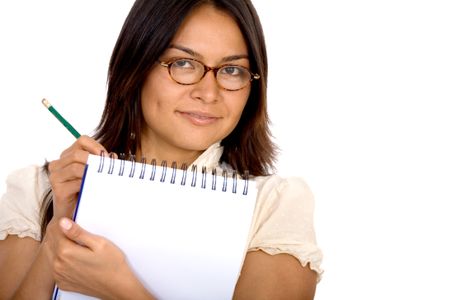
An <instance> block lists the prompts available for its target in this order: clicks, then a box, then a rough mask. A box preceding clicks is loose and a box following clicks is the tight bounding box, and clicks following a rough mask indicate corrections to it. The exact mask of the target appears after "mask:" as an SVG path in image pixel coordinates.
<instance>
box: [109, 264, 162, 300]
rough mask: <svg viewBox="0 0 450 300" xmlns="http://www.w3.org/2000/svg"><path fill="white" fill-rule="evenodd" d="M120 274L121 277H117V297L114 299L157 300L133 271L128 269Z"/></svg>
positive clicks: (115, 287) (115, 285)
mask: <svg viewBox="0 0 450 300" xmlns="http://www.w3.org/2000/svg"><path fill="white" fill-rule="evenodd" d="M118 273H119V274H121V275H119V276H118V277H116V280H115V281H116V284H114V289H115V290H116V293H115V295H116V297H114V298H113V299H123V300H127V299H134V300H156V298H155V297H154V296H153V295H152V294H151V293H150V292H149V291H148V290H147V289H146V288H145V287H144V285H143V284H142V283H141V282H140V281H139V279H138V278H137V277H136V276H135V274H134V273H133V272H132V270H131V269H129V268H128V270H127V271H126V272H118ZM111 300H112V299H111Z"/></svg>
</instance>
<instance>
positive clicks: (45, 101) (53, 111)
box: [42, 98, 81, 138]
mask: <svg viewBox="0 0 450 300" xmlns="http://www.w3.org/2000/svg"><path fill="white" fill-rule="evenodd" d="M42 104H44V106H45V107H47V108H48V110H49V111H50V112H51V113H52V115H54V116H55V117H56V118H57V119H58V121H60V122H61V124H63V125H64V127H66V128H67V129H68V130H69V131H70V133H71V134H72V135H73V136H74V137H75V138H79V137H80V136H81V135H80V134H79V133H78V131H76V130H75V128H73V127H72V125H70V123H69V122H67V121H66V119H64V118H63V116H61V115H60V114H59V112H58V111H57V110H56V109H55V108H54V107H53V106H52V105H51V104H50V102H48V100H47V99H45V98H44V99H42Z"/></svg>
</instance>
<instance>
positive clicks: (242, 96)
mask: <svg viewBox="0 0 450 300" xmlns="http://www.w3.org/2000/svg"><path fill="white" fill-rule="evenodd" d="M174 58H190V59H196V60H198V61H200V62H202V63H203V64H205V65H207V66H210V67H216V66H220V65H223V64H233V65H239V66H243V67H246V68H248V69H249V67H250V65H249V64H250V63H249V59H248V50H247V46H246V43H245V40H244V37H243V35H242V33H241V31H240V29H239V27H238V25H237V24H236V22H235V21H234V20H233V19H232V18H231V17H230V16H229V15H227V14H226V13H224V12H222V11H219V10H217V9H216V8H214V7H213V6H211V5H203V6H201V7H199V8H197V9H196V10H194V11H193V12H192V13H191V14H190V15H189V16H188V17H187V18H186V19H185V20H184V22H183V24H182V26H181V27H180V29H179V30H178V32H177V34H176V35H175V37H174V38H173V40H172V42H171V46H170V47H169V48H168V49H167V50H166V51H165V52H164V53H163V55H162V56H161V57H160V61H164V62H167V61H171V60H172V59H174ZM249 94H250V85H248V86H246V87H245V88H243V89H241V90H237V91H228V90H225V89H223V88H221V87H220V86H219V85H218V83H217V81H216V77H215V76H214V72H213V71H210V72H208V73H206V75H205V76H204V77H203V79H202V80H201V81H200V82H198V83H196V84H192V85H181V84H178V83H177V82H175V81H174V80H173V79H172V78H171V77H170V75H169V72H168V68H166V67H164V66H161V65H160V64H156V65H155V66H154V67H153V68H152V70H151V71H150V73H149V75H148V76H147V78H146V80H145V83H144V85H143V89H142V94H141V99H142V112H143V116H144V120H145V124H144V126H143V132H142V155H145V156H147V157H155V158H157V159H160V160H162V159H166V160H169V161H172V160H180V159H183V160H184V161H185V162H192V161H193V160H194V159H195V158H196V157H198V155H200V154H201V152H203V151H204V150H205V149H206V148H208V147H209V146H210V145H212V144H213V143H215V142H217V141H220V140H222V139H223V138H225V137H226V136H227V135H228V134H230V133H231V131H232V130H233V129H234V128H235V126H236V125H237V123H238V121H239V119H240V117H241V114H242V111H243V109H244V106H245V104H246V102H247V98H248V96H249Z"/></svg>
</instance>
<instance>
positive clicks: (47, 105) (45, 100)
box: [42, 98, 52, 108]
mask: <svg viewBox="0 0 450 300" xmlns="http://www.w3.org/2000/svg"><path fill="white" fill-rule="evenodd" d="M42 104H44V106H45V107H47V108H49V107H50V106H52V105H51V104H50V102H48V100H47V99H45V98H44V99H42Z"/></svg>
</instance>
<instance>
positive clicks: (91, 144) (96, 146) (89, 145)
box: [61, 135, 107, 156]
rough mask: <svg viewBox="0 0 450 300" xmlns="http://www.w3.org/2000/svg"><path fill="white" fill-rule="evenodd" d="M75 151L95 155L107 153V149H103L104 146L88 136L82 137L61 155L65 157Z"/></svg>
mask: <svg viewBox="0 0 450 300" xmlns="http://www.w3.org/2000/svg"><path fill="white" fill-rule="evenodd" d="M74 149H75V150H76V149H81V150H84V151H87V152H89V153H90V154H95V155H100V153H101V152H102V151H103V152H105V153H106V152H107V151H106V148H105V147H103V145H102V144H100V143H99V142H97V141H96V140H94V139H93V138H91V137H89V136H87V135H82V136H80V137H79V138H78V139H77V140H76V142H75V143H73V144H72V146H71V147H69V148H67V149H66V150H65V151H63V153H61V156H64V155H65V154H66V153H68V152H71V151H73V150H74Z"/></svg>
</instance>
